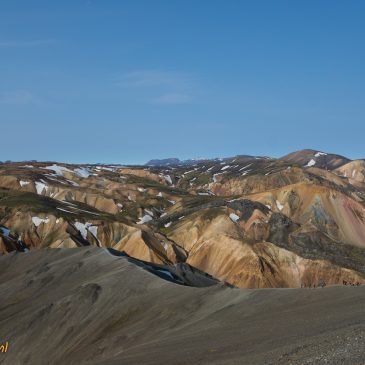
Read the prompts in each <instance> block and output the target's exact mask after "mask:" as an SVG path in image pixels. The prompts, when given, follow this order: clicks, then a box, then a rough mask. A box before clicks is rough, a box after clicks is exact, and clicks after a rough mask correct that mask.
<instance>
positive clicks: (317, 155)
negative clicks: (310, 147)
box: [314, 152, 327, 157]
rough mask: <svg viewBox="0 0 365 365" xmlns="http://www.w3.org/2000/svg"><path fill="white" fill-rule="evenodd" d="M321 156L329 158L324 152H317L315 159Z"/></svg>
mask: <svg viewBox="0 0 365 365" xmlns="http://www.w3.org/2000/svg"><path fill="white" fill-rule="evenodd" d="M319 156H327V153H324V152H317V153H316V154H315V155H314V157H319Z"/></svg>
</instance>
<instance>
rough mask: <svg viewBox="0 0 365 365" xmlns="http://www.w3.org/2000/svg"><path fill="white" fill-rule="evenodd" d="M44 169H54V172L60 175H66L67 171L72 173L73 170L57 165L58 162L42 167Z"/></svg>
mask: <svg viewBox="0 0 365 365" xmlns="http://www.w3.org/2000/svg"><path fill="white" fill-rule="evenodd" d="M42 169H46V170H50V171H54V173H55V174H56V175H58V176H64V173H65V172H69V173H72V171H71V170H69V169H68V168H67V167H64V166H60V165H56V164H53V165H51V166H46V167H42Z"/></svg>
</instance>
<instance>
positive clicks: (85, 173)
mask: <svg viewBox="0 0 365 365" xmlns="http://www.w3.org/2000/svg"><path fill="white" fill-rule="evenodd" d="M74 172H75V174H76V175H78V176H80V177H84V178H87V177H89V176H91V175H92V172H90V171H89V170H88V169H86V168H85V167H78V168H77V169H74Z"/></svg>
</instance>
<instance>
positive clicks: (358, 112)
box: [0, 0, 365, 163]
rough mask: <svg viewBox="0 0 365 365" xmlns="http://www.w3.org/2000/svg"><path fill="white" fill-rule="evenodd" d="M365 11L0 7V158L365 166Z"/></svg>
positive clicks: (170, 4)
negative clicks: (315, 156) (321, 158)
mask: <svg viewBox="0 0 365 365" xmlns="http://www.w3.org/2000/svg"><path fill="white" fill-rule="evenodd" d="M364 14H365V1H355V0H352V1H345V0H343V1H334V0H328V1H325V0H313V1H292V0H290V1H280V0H277V1H272V0H270V1H260V0H255V1H244V0H220V1H214V0H179V1H176V0H164V1H159V0H146V1H140V0H130V1H117V0H114V1H111V0H62V1H49V0H47V1H46V0H43V1H40V0H23V1H20V0H0V126H1V136H2V138H1V143H0V160H6V159H11V160H25V159H38V160H55V161H68V162H112V163H143V162H145V161H147V160H149V159H151V158H163V157H179V158H190V157H217V156H232V155H236V154H254V155H271V156H280V155H283V154H286V153H288V152H291V151H294V150H297V149H302V148H314V149H319V150H323V151H327V152H337V153H340V154H344V155H346V156H349V157H351V158H360V157H362V158H364V157H365V149H364V136H365V100H364V96H365V71H364V70H365V51H364V45H365V41H364V40H365V22H364Z"/></svg>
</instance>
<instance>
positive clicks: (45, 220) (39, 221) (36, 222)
mask: <svg viewBox="0 0 365 365" xmlns="http://www.w3.org/2000/svg"><path fill="white" fill-rule="evenodd" d="M32 222H33V224H34V225H35V226H36V227H39V226H40V225H41V224H42V223H48V222H49V218H39V217H32Z"/></svg>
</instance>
